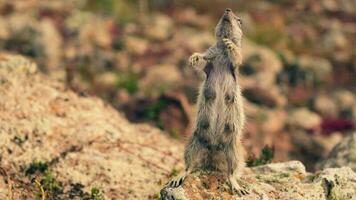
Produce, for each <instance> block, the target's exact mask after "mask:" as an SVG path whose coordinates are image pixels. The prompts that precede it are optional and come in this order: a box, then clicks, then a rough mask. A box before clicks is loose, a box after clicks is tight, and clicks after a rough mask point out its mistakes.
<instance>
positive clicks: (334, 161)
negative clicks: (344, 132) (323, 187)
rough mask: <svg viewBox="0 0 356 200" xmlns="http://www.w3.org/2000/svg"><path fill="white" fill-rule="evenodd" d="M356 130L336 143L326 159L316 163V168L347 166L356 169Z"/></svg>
mask: <svg viewBox="0 0 356 200" xmlns="http://www.w3.org/2000/svg"><path fill="white" fill-rule="evenodd" d="M355 144H356V132H353V133H350V135H348V136H347V137H345V138H343V140H342V141H341V142H340V143H339V144H337V145H336V146H335V147H334V148H333V149H332V151H331V152H330V154H329V156H328V157H327V159H326V160H324V161H322V162H320V163H319V164H318V168H319V169H322V168H329V167H344V166H348V167H350V168H351V169H353V170H354V171H356V145H355Z"/></svg>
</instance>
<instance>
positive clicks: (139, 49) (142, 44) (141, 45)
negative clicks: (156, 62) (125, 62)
mask: <svg viewBox="0 0 356 200" xmlns="http://www.w3.org/2000/svg"><path fill="white" fill-rule="evenodd" d="M124 44H125V48H126V49H127V51H128V52H129V53H131V54H134V55H142V54H144V53H145V52H146V51H147V49H148V45H149V44H148V41H147V40H145V39H143V38H139V37H136V36H126V37H125V39H124Z"/></svg>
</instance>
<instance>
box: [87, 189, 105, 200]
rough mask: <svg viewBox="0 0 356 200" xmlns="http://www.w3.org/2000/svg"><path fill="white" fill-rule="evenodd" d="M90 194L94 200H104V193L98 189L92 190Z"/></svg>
mask: <svg viewBox="0 0 356 200" xmlns="http://www.w3.org/2000/svg"><path fill="white" fill-rule="evenodd" d="M90 194H91V197H92V199H93V200H104V196H103V194H102V192H101V191H100V190H99V189H98V188H96V187H93V188H91V190H90Z"/></svg>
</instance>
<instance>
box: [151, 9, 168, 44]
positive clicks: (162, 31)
mask: <svg viewBox="0 0 356 200" xmlns="http://www.w3.org/2000/svg"><path fill="white" fill-rule="evenodd" d="M148 20H149V21H148V22H146V23H147V24H145V25H146V28H145V30H146V35H147V36H148V37H150V38H151V39H154V40H159V41H162V40H166V39H168V37H169V36H171V35H172V33H173V22H172V19H171V18H169V17H168V16H166V15H162V14H157V15H153V16H151V17H149V19H148Z"/></svg>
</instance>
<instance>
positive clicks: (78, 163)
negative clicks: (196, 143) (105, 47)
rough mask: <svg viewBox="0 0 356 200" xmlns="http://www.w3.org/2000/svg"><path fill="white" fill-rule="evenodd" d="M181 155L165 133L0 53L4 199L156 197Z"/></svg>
mask: <svg viewBox="0 0 356 200" xmlns="http://www.w3.org/2000/svg"><path fill="white" fill-rule="evenodd" d="M181 152H183V145H182V144H181V143H179V142H178V141H176V140H172V139H170V138H169V137H168V136H167V135H166V134H163V133H162V132H161V131H160V130H158V129H156V128H152V127H151V126H148V125H144V124H141V125H134V124H131V123H129V122H128V121H127V120H126V119H125V118H124V117H123V116H122V115H121V114H120V113H118V112H117V111H116V110H114V109H113V108H112V107H111V106H109V105H107V104H106V103H104V102H103V101H102V100H100V99H98V98H95V97H86V96H83V95H82V96H80V95H78V94H76V93H74V92H72V91H70V90H68V89H67V88H66V87H65V86H64V85H63V84H62V83H60V82H57V81H53V80H51V79H49V78H48V77H47V76H45V75H43V74H41V73H39V72H38V70H37V66H36V64H34V63H32V62H31V61H29V60H27V59H25V58H23V57H21V56H13V55H8V54H0V199H7V198H8V197H10V199H14V200H18V199H41V198H43V197H44V198H45V199H94V197H95V199H100V198H101V199H102V198H105V199H148V198H153V197H154V196H158V192H159V189H160V187H161V182H164V181H166V180H167V177H169V175H170V174H171V173H172V172H174V171H175V169H174V167H182V160H181V157H182V156H181ZM42 189H43V190H42ZM41 191H43V193H42V192H41ZM98 197H100V198H98Z"/></svg>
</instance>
